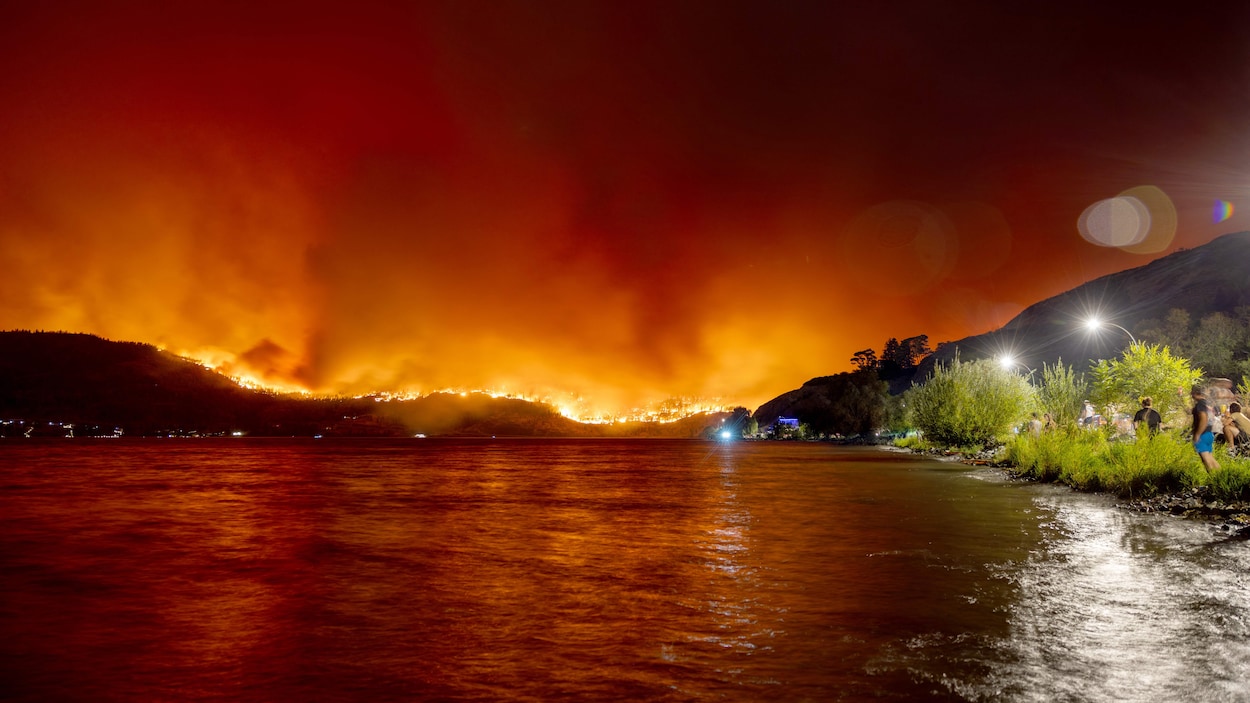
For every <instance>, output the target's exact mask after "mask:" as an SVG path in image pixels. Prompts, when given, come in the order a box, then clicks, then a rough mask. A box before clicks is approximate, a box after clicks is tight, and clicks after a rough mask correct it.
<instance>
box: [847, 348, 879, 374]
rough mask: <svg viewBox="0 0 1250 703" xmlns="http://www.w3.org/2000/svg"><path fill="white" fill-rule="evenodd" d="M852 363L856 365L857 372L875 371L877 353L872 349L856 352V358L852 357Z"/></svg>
mask: <svg viewBox="0 0 1250 703" xmlns="http://www.w3.org/2000/svg"><path fill="white" fill-rule="evenodd" d="M851 363H852V364H855V369H856V370H857V371H869V370H872V371H875V370H876V369H877V363H878V362H877V352H875V351H873V350H872V349H861V350H859V351H857V352H855V356H852V357H851Z"/></svg>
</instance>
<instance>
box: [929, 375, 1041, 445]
mask: <svg viewBox="0 0 1250 703" xmlns="http://www.w3.org/2000/svg"><path fill="white" fill-rule="evenodd" d="M1034 405H1035V402H1034V396H1033V388H1032V387H1031V386H1030V385H1029V383H1028V381H1027V380H1026V379H1024V378H1022V377H1020V376H1019V375H1017V374H1015V373H1012V372H1011V371H1008V370H1006V369H1003V368H1002V367H1001V366H999V365H998V364H996V363H994V362H991V361H988V360H981V361H972V362H968V363H963V362H961V361H960V360H959V359H958V357H956V359H955V360H954V361H953V362H952V363H951V364H950V365H949V366H947V365H940V364H939V365H938V366H937V367H936V368H935V369H934V371H933V376H932V377H930V378H929V380H928V381H927V382H925V384H924V385H923V386H914V387H913V388H912V389H911V390H910V391H909V392H908V398H907V407H908V410H909V412H910V415H911V419H912V422H913V424H915V426H916V427H917V428H919V429H920V431H921V432H923V433H924V434H925V439H926V440H927V441H930V442H933V443H935V444H938V445H941V446H947V447H971V448H981V447H986V446H991V445H995V444H998V443H1000V442H1001V441H1003V440H1004V439H1007V438H1008V437H1010V435H1011V430H1012V428H1013V427H1015V426H1017V425H1019V423H1020V422H1021V421H1022V420H1023V419H1024V417H1025V416H1026V415H1027V413H1028V411H1029V409H1030V408H1032V407H1034Z"/></svg>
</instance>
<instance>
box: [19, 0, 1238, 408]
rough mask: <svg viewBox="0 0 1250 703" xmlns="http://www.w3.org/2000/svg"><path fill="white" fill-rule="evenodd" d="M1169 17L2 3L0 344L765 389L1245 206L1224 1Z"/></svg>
mask: <svg viewBox="0 0 1250 703" xmlns="http://www.w3.org/2000/svg"><path fill="white" fill-rule="evenodd" d="M843 5H844V6H846V7H840V6H843ZM1163 5H1165V6H1162V7H1161V6H1160V4H1159V3H1029V4H1027V5H1026V4H1021V3H994V2H983V3H962V2H927V3H838V2H821V3H798V2H757V3H750V2H731V1H727V0H716V1H708V2H680V1H672V2H639V1H638V0H629V1H625V2H593V1H592V0H578V1H570V2H508V1H493V0H492V1H486V0H481V1H476V0H469V1H464V0H449V1H448V2H442V3H393V4H373V5H370V4H367V3H358V2H352V3H338V4H329V3H326V4H317V3H308V2H300V3H290V4H285V5H282V4H273V3H263V2H224V3H223V2H204V3H180V2H179V3H165V2H152V3H146V2H107V3H105V2H100V3H76V2H56V3H37V2H8V3H3V4H2V5H0V302H2V305H0V329H43V330H66V331H75V332H90V333H94V334H99V335H101V336H105V337H108V338H110V339H119V340H129V341H140V342H149V343H153V344H157V345H160V346H162V347H164V348H166V349H168V350H170V351H173V352H176V353H183V354H187V355H190V356H193V357H195V358H199V359H202V360H205V361H206V362H210V363H212V364H215V365H218V366H219V367H220V368H221V369H222V370H223V371H226V372H228V373H231V374H234V375H241V376H249V377H255V378H258V379H262V380H264V381H266V382H267V383H269V384H272V385H275V386H281V387H284V388H305V389H310V390H314V391H321V392H349V393H357V392H364V391H370V390H407V391H418V392H429V391H433V390H438V389H443V388H457V389H474V388H484V389H495V390H505V391H510V392H514V393H519V394H525V395H529V396H548V395H550V396H552V397H555V396H556V395H564V394H578V395H581V396H582V397H584V398H585V399H586V402H587V404H588V405H590V406H592V407H595V408H601V409H621V408H624V407H627V406H630V405H635V404H641V403H648V402H657V401H662V400H664V399H665V398H668V397H672V396H701V397H717V398H721V399H723V400H724V402H726V403H730V404H743V405H747V406H748V407H752V408H754V407H755V406H756V405H758V404H759V403H761V402H763V401H764V400H767V399H768V398H770V397H772V396H775V395H777V394H779V393H781V392H784V391H786V390H789V389H791V388H795V387H797V386H798V385H800V384H801V383H802V382H803V381H805V380H807V379H808V378H811V377H813V376H818V375H825V374H829V373H835V372H838V371H844V370H848V369H849V368H850V367H851V365H850V362H849V360H850V358H851V355H852V354H854V352H856V351H857V350H860V349H864V348H867V347H872V348H875V349H877V350H880V349H881V347H882V345H883V343H884V342H885V340H886V339H887V338H890V337H896V338H900V339H901V338H904V337H910V336H913V335H918V334H927V335H928V336H929V339H930V342H931V343H932V344H936V343H937V342H941V341H945V340H953V339H958V338H961V337H964V336H967V335H971V334H978V333H981V332H985V331H988V330H991V329H994V328H996V327H998V326H1000V325H1002V324H1004V323H1005V322H1007V321H1008V320H1010V319H1011V318H1012V317H1014V316H1015V315H1016V314H1017V313H1019V312H1020V311H1021V310H1022V309H1024V308H1025V307H1027V306H1028V305H1030V304H1032V303H1035V302H1037V301H1039V300H1042V299H1044V298H1047V297H1050V296H1052V295H1054V294H1057V293H1060V292H1063V291H1066V290H1068V289H1070V288H1073V287H1075V286H1077V285H1079V284H1081V283H1083V282H1085V281H1088V280H1090V279H1092V278H1095V277H1098V276H1101V275H1104V274H1108V273H1112V272H1115V271H1119V270H1123V269H1127V268H1131V267H1135V266H1139V265H1142V264H1145V263H1147V262H1149V261H1150V260H1152V259H1154V258H1157V257H1159V256H1161V255H1163V254H1166V253H1168V252H1171V251H1174V250H1175V249H1176V248H1178V247H1192V246H1196V245H1200V244H1203V243H1205V242H1207V241H1210V240H1211V239H1212V238H1214V237H1216V236H1218V235H1220V234H1224V233H1227V232H1232V231H1239V230H1243V229H1246V228H1247V224H1246V223H1245V222H1243V220H1245V218H1246V217H1247V215H1244V214H1243V212H1245V213H1250V199H1247V198H1246V194H1247V186H1248V185H1250V161H1248V160H1247V158H1246V157H1247V151H1248V147H1250V130H1248V129H1247V127H1248V126H1250V90H1248V89H1250V32H1247V31H1246V27H1247V26H1250V25H1248V22H1250V6H1246V5H1244V4H1243V3H1225V4H1214V3H1167V4H1163ZM1167 5H1170V7H1166V6H1167ZM860 6H863V7H860ZM869 6H871V7H869ZM1126 194H1127V195H1131V196H1133V197H1132V198H1126V197H1121V196H1124V195H1126ZM1218 201H1223V202H1224V203H1227V204H1229V206H1231V208H1232V215H1231V217H1228V218H1226V219H1223V221H1219V220H1221V218H1224V217H1225V216H1226V215H1227V214H1228V206H1220V205H1218ZM1243 205H1244V208H1243ZM1221 208H1222V209H1221ZM1087 210H1089V212H1088V213H1087V214H1086V216H1085V218H1084V219H1082V213H1086V211H1087ZM1082 222H1084V223H1085V226H1084V235H1083V230H1082V226H1081V223H1082ZM1143 237H1144V239H1142V238H1143ZM1107 244H1118V245H1122V246H1120V247H1115V246H1107ZM1108 312H1109V313H1110V316H1111V317H1114V311H1108Z"/></svg>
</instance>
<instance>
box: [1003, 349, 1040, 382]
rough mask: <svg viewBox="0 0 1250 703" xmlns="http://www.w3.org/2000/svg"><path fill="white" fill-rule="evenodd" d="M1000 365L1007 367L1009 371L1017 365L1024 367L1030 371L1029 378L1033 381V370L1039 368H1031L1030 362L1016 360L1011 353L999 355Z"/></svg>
mask: <svg viewBox="0 0 1250 703" xmlns="http://www.w3.org/2000/svg"><path fill="white" fill-rule="evenodd" d="M998 365H999V366H1001V367H1003V368H1004V369H1007V370H1008V371H1010V370H1012V369H1014V368H1016V367H1017V366H1019V367H1020V368H1022V369H1024V370H1025V371H1028V372H1029V380H1030V381H1032V380H1033V372H1034V371H1036V370H1037V369H1031V368H1029V366H1028V364H1025V363H1023V362H1020V361H1016V357H1014V356H1012V355H1010V354H1003V355H1002V356H1000V357H998Z"/></svg>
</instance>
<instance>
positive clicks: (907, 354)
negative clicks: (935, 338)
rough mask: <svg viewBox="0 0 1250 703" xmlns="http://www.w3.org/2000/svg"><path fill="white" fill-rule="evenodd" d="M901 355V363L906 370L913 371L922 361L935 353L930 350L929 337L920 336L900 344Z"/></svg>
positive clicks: (925, 335)
mask: <svg viewBox="0 0 1250 703" xmlns="http://www.w3.org/2000/svg"><path fill="white" fill-rule="evenodd" d="M899 346H900V347H901V350H900V352H901V354H900V359H899V363H900V365H901V366H902V367H903V368H905V369H912V368H915V367H916V364H919V363H920V360H921V359H923V358H925V357H926V356H928V355H930V354H932V353H933V350H932V349H930V348H929V335H927V334H918V335H916V336H915V337H908V338H907V339H904V340H903V341H901V342H899Z"/></svg>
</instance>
